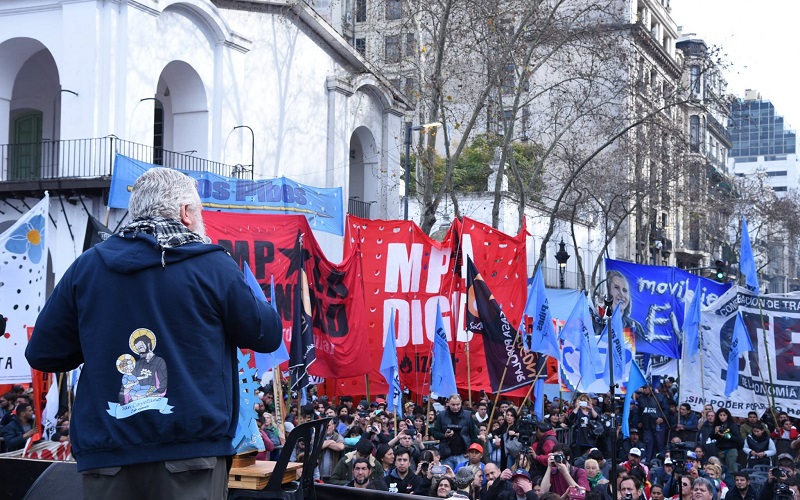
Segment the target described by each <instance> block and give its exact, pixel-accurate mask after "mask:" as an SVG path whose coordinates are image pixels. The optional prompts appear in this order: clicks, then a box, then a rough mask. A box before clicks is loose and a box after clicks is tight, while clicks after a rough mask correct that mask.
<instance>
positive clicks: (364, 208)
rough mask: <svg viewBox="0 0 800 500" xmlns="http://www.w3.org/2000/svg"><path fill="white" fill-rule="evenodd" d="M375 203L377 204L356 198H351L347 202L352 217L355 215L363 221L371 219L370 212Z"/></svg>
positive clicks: (348, 211)
mask: <svg viewBox="0 0 800 500" xmlns="http://www.w3.org/2000/svg"><path fill="white" fill-rule="evenodd" d="M373 203H375V202H374V201H361V200H359V199H356V198H350V199H349V200H347V213H349V214H350V215H355V216H356V217H361V218H362V219H371V217H370V216H369V211H370V208H371V207H372V204H373Z"/></svg>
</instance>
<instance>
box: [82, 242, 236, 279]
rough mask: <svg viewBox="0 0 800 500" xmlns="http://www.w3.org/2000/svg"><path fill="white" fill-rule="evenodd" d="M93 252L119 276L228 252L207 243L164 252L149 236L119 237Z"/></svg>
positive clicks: (164, 249) (190, 244)
mask: <svg viewBox="0 0 800 500" xmlns="http://www.w3.org/2000/svg"><path fill="white" fill-rule="evenodd" d="M93 249H94V250H96V251H97V253H98V254H99V255H100V258H101V259H102V260H103V263H105V265H107V266H108V267H109V269H111V270H112V271H114V272H115V273H119V274H134V273H137V272H139V271H142V270H144V269H149V268H151V267H166V266H167V265H169V264H172V263H175V262H180V261H183V260H186V259H191V258H192V257H196V256H198V255H203V254H206V253H210V252H219V251H225V249H224V248H223V247H221V246H219V245H207V244H204V243H187V244H185V245H181V246H179V247H174V248H163V247H161V245H159V244H158V241H157V240H156V239H155V237H153V236H151V235H149V234H145V233H137V234H130V233H129V234H125V235H119V234H115V235H114V236H112V237H110V238H108V239H107V240H106V241H104V242H103V243H100V244H99V245H96V246H95V247H94V248H93Z"/></svg>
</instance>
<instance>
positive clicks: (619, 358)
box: [606, 304, 628, 384]
mask: <svg viewBox="0 0 800 500" xmlns="http://www.w3.org/2000/svg"><path fill="white" fill-rule="evenodd" d="M610 326H611V331H610V332H609V337H608V350H609V356H608V362H607V363H606V366H608V364H609V363H613V368H614V382H615V383H619V384H623V383H625V382H626V381H627V380H628V374H627V373H625V359H626V358H627V357H628V355H627V352H628V344H627V342H625V332H624V331H623V328H624V326H623V324H622V311H620V310H619V304H617V307H616V308H615V309H614V313H613V314H612V315H611V323H610Z"/></svg>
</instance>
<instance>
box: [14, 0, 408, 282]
mask: <svg viewBox="0 0 800 500" xmlns="http://www.w3.org/2000/svg"><path fill="white" fill-rule="evenodd" d="M407 108H408V104H407V102H406V101H405V98H404V97H403V96H402V95H400V94H399V93H398V91H396V90H393V89H392V87H391V85H390V84H389V82H388V80H386V79H385V78H383V77H382V76H381V75H380V74H378V73H377V72H376V71H374V70H373V68H372V67H371V66H370V64H368V63H367V62H366V61H365V60H364V59H363V58H362V57H361V55H360V54H359V53H358V52H357V51H356V50H355V49H354V48H353V47H352V46H351V45H349V44H348V43H346V42H345V41H344V40H343V39H342V38H341V36H340V35H339V34H338V33H337V32H336V31H334V30H333V29H332V28H331V27H330V26H329V25H328V24H327V23H326V22H325V21H324V20H323V19H322V18H321V17H319V15H318V14H316V13H315V12H314V11H313V10H312V9H311V8H309V7H308V6H306V5H305V4H303V3H302V2H300V3H297V2H292V1H286V0H275V1H273V0H264V1H214V2H211V1H208V0H118V1H113V2H108V1H101V0H70V1H64V0H4V1H3V2H0V231H2V230H3V229H5V228H7V227H9V226H10V225H11V224H12V223H13V221H14V220H16V219H18V218H19V217H20V214H21V213H23V212H24V211H25V210H26V206H33V204H34V203H35V199H37V198H41V196H42V193H43V192H44V190H49V191H50V195H51V199H52V202H51V207H50V208H51V210H50V214H51V223H50V230H51V235H55V237H51V238H50V244H49V246H50V253H51V257H52V259H53V261H52V266H53V271H54V273H55V276H60V274H61V273H62V272H63V271H64V270H65V269H66V267H67V266H68V265H69V263H71V262H72V260H74V258H75V257H76V256H77V255H78V254H79V253H80V252H81V249H82V246H83V235H84V231H85V228H86V220H87V213H89V214H92V215H94V216H95V217H97V218H99V219H100V220H101V221H105V220H108V225H109V227H110V228H112V229H114V227H115V226H116V225H117V224H118V223H119V222H120V221H122V219H123V217H124V216H125V212H124V211H123V210H111V211H110V213H108V215H107V214H106V202H107V194H108V188H109V182H110V176H111V174H112V159H113V155H114V153H115V152H119V153H121V154H125V155H127V156H131V157H134V158H136V159H139V160H142V161H147V162H152V163H158V164H163V165H165V166H172V167H176V168H184V169H190V170H208V171H211V172H214V173H218V174H222V175H227V176H233V177H246V178H251V177H252V178H254V179H263V178H273V177H278V176H287V177H289V178H291V179H292V180H295V181H298V182H301V183H305V184H309V185H312V186H317V187H339V186H341V187H343V191H344V199H345V200H348V199H352V200H355V202H354V203H355V204H356V205H359V206H360V208H368V209H371V213H370V215H371V216H372V217H381V218H397V216H398V214H399V207H400V204H399V200H400V197H399V185H400V183H399V179H400V151H401V148H402V140H403V139H402V133H403V132H402V127H401V116H402V114H403V112H404V111H406V110H407ZM359 202H360V203H359ZM345 210H347V207H346V206H345ZM319 236H320V238H321V241H322V243H323V245H325V247H326V249H327V250H328V251H329V256H330V257H331V258H332V259H334V260H335V259H338V258H339V257H340V256H341V238H336V237H330V236H329V235H326V234H321V235H319Z"/></svg>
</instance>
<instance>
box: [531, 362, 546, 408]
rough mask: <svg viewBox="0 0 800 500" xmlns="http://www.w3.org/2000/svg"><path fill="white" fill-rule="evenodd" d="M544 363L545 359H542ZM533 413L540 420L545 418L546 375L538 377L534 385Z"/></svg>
mask: <svg viewBox="0 0 800 500" xmlns="http://www.w3.org/2000/svg"><path fill="white" fill-rule="evenodd" d="M542 363H544V360H542ZM533 397H534V399H535V401H534V403H533V413H534V414H535V415H536V418H538V419H539V420H544V377H541V376H540V377H539V378H538V379H536V384H534V386H533Z"/></svg>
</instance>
